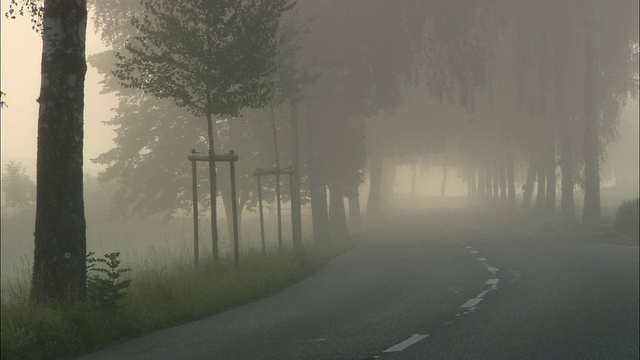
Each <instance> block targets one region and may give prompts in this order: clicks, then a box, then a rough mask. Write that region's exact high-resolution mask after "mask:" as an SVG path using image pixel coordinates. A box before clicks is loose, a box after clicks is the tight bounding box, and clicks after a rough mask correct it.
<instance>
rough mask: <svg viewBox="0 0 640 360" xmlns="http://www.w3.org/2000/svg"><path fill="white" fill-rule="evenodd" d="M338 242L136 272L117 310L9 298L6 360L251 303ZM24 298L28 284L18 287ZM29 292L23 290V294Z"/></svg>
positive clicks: (334, 251)
mask: <svg viewBox="0 0 640 360" xmlns="http://www.w3.org/2000/svg"><path fill="white" fill-rule="evenodd" d="M350 245H351V244H349V243H333V244H328V245H323V246H312V247H306V248H304V249H302V250H297V251H296V250H292V249H289V250H285V251H283V252H274V253H271V254H267V255H266V256H265V255H261V254H257V253H251V254H243V256H242V258H241V265H240V266H239V267H235V266H233V263H232V261H231V260H221V261H218V262H216V263H214V262H212V261H205V262H204V263H201V265H200V267H199V268H198V269H194V267H193V265H192V264H190V263H175V264H173V265H169V266H162V267H148V268H146V269H144V270H136V271H135V273H134V274H133V276H132V277H133V278H132V280H133V281H132V284H131V286H130V288H129V289H128V294H127V296H126V297H125V298H124V299H122V300H121V301H120V303H119V308H118V309H117V310H114V311H110V312H106V311H101V310H99V309H98V308H96V307H95V306H91V305H90V304H87V303H80V304H73V305H58V306H54V307H36V306H33V305H31V304H29V302H28V301H27V299H26V296H23V298H13V299H11V300H3V301H2V304H1V307H2V344H1V345H2V346H1V353H0V355H1V357H2V359H60V358H67V357H70V356H72V355H78V354H82V353H87V352H90V351H93V350H96V349H99V348H102V347H105V346H108V345H110V344H113V343H116V342H119V341H123V340H125V339H128V338H132V337H134V336H137V335H140V334H143V333H145V332H149V331H152V330H157V329H161V328H165V327H168V326H172V325H178V324H181V323H185V322H188V321H191V320H195V319H198V318H202V317H204V316H207V315H212V314H215V313H219V312H221V311H224V310H227V309H230V308H233V307H236V306H239V305H242V304H246V303H248V302H251V301H252V300H255V299H258V298H260V297H264V296H265V295H268V294H271V293H273V292H276V291H278V290H280V289H282V288H284V287H286V286H287V285H290V284H292V283H295V282H298V281H300V280H302V279H304V278H305V277H307V276H309V275H311V274H313V273H314V272H316V271H317V270H318V269H320V268H321V267H322V266H324V265H325V264H327V263H328V262H329V261H330V260H331V259H332V258H333V257H335V256H337V255H339V254H340V253H342V252H344V251H346V250H347V249H348V248H349V247H350ZM12 286H13V288H14V289H13V290H12V291H13V292H14V293H15V294H26V293H27V292H28V291H25V290H24V287H28V283H26V282H25V283H24V284H21V285H19V286H17V288H18V290H17V291H16V289H15V288H16V284H12ZM20 288H23V289H20Z"/></svg>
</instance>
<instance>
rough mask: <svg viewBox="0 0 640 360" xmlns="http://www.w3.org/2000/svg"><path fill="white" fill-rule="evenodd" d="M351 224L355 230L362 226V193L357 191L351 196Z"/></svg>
mask: <svg viewBox="0 0 640 360" xmlns="http://www.w3.org/2000/svg"><path fill="white" fill-rule="evenodd" d="M349 225H350V226H351V229H353V230H358V229H360V227H361V226H362V216H361V215H360V195H359V194H358V193H357V192H356V193H355V194H352V195H351V196H349Z"/></svg>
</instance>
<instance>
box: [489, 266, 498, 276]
mask: <svg viewBox="0 0 640 360" xmlns="http://www.w3.org/2000/svg"><path fill="white" fill-rule="evenodd" d="M487 270H489V272H492V273H494V274H495V272H496V271H498V268H495V267H493V266H487Z"/></svg>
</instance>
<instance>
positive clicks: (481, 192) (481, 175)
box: [477, 166, 487, 201]
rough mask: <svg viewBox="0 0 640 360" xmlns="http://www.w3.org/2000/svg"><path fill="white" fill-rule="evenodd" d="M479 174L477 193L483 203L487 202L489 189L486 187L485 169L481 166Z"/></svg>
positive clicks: (478, 170)
mask: <svg viewBox="0 0 640 360" xmlns="http://www.w3.org/2000/svg"><path fill="white" fill-rule="evenodd" d="M477 172H478V191H477V195H478V198H480V199H481V200H482V201H484V200H485V198H486V196H487V189H486V186H485V183H484V182H485V180H486V177H485V174H484V168H482V167H481V166H478V167H477Z"/></svg>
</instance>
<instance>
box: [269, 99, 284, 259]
mask: <svg viewBox="0 0 640 360" xmlns="http://www.w3.org/2000/svg"><path fill="white" fill-rule="evenodd" d="M269 109H270V112H271V130H272V131H273V151H274V154H275V158H276V169H278V173H277V174H276V212H277V217H278V249H280V250H282V202H281V196H280V155H279V153H278V132H277V131H276V116H275V115H274V113H273V106H269Z"/></svg>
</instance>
